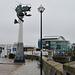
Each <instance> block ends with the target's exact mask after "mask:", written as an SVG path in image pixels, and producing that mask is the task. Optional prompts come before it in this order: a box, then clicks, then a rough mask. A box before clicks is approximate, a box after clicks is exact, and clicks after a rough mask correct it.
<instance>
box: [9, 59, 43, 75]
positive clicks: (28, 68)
mask: <svg viewBox="0 0 75 75" xmlns="http://www.w3.org/2000/svg"><path fill="white" fill-rule="evenodd" d="M10 75H40V67H39V65H37V61H35V60H34V61H31V60H30V61H26V62H25V64H24V65H22V66H21V67H20V68H18V69H17V70H16V71H14V72H12V73H11V74H10ZM43 75H44V73H43Z"/></svg>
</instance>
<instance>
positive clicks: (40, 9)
mask: <svg viewBox="0 0 75 75" xmlns="http://www.w3.org/2000/svg"><path fill="white" fill-rule="evenodd" d="M44 10H45V8H44V7H43V6H42V5H41V6H40V7H39V8H38V11H39V12H40V16H41V17H40V25H41V26H40V40H41V55H40V75H42V13H43V12H44Z"/></svg>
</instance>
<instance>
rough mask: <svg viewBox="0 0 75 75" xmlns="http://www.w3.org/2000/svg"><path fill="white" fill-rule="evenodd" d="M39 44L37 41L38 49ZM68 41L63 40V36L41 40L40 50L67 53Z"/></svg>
mask: <svg viewBox="0 0 75 75" xmlns="http://www.w3.org/2000/svg"><path fill="white" fill-rule="evenodd" d="M40 46H41V42H40V40H39V41H38V48H40ZM68 46H69V41H67V40H65V38H64V37H63V36H49V37H45V38H43V39H42V48H43V49H48V50H53V51H54V52H55V53H64V52H67V51H68Z"/></svg>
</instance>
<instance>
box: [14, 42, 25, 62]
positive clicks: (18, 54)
mask: <svg viewBox="0 0 75 75" xmlns="http://www.w3.org/2000/svg"><path fill="white" fill-rule="evenodd" d="M14 62H21V63H22V62H25V56H24V51H23V43H18V44H17V50H16V55H15V60H14Z"/></svg>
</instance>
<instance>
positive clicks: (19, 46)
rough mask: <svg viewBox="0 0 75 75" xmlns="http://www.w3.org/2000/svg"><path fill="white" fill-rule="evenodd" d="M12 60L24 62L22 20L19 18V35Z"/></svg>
mask: <svg viewBox="0 0 75 75" xmlns="http://www.w3.org/2000/svg"><path fill="white" fill-rule="evenodd" d="M14 62H25V57H24V51H23V22H22V21H21V20H20V19H19V36H18V44H17V50H16V55H15V60H14Z"/></svg>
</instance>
